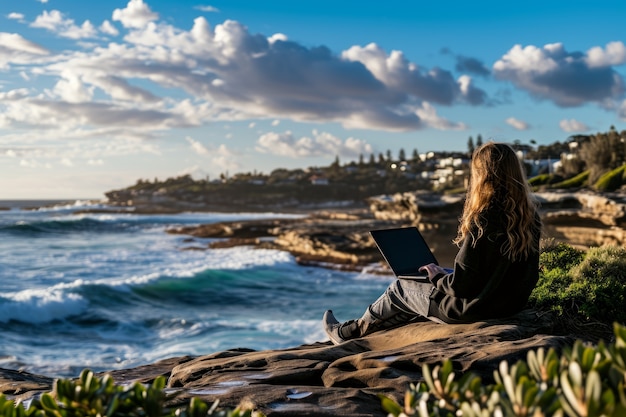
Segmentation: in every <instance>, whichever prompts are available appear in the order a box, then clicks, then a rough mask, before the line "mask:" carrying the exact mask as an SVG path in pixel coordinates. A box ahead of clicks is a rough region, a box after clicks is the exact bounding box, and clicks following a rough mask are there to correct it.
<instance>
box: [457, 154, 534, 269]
mask: <svg viewBox="0 0 626 417" xmlns="http://www.w3.org/2000/svg"><path fill="white" fill-rule="evenodd" d="M487 211H490V213H489V215H493V214H494V213H497V215H498V216H499V218H501V219H504V223H505V225H506V231H505V233H506V236H507V239H506V243H505V244H504V246H502V248H501V252H502V254H503V255H504V256H506V257H507V258H508V259H510V260H512V261H519V260H523V259H527V258H528V256H529V255H530V254H531V253H533V252H536V251H538V250H539V248H538V245H537V243H536V239H537V234H538V233H539V232H540V230H541V222H540V220H539V217H538V216H537V203H536V201H535V200H534V198H533V195H532V192H531V190H530V186H529V185H528V181H527V179H526V175H525V173H524V170H523V169H522V164H521V162H520V160H519V158H518V157H517V155H516V154H515V151H513V149H512V148H511V147H510V146H509V145H506V144H504V143H494V142H488V143H486V144H484V145H483V146H481V147H479V148H478V149H476V150H475V151H474V154H473V155H472V162H471V167H470V183H469V189H468V192H467V196H466V198H465V206H464V208H463V214H462V215H461V219H460V222H459V229H458V234H457V237H456V239H455V240H454V242H455V243H456V244H457V245H460V244H461V243H462V242H464V241H465V239H471V242H470V243H471V245H472V246H476V242H477V241H478V239H480V238H481V237H482V236H483V235H484V234H485V230H486V227H487V222H488V221H489V219H488V218H487Z"/></svg>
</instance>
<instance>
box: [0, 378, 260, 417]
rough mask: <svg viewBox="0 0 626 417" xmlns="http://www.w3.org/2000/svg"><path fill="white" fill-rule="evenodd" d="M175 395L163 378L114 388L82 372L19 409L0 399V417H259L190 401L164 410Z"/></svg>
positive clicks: (108, 382) (64, 380)
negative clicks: (166, 387) (168, 390)
mask: <svg viewBox="0 0 626 417" xmlns="http://www.w3.org/2000/svg"><path fill="white" fill-rule="evenodd" d="M174 397H175V394H166V392H165V377H163V376H161V377H158V378H156V379H155V380H154V382H153V383H152V384H151V385H149V386H144V385H143V384H140V383H134V384H132V385H131V386H127V387H123V386H119V385H115V383H114V382H113V378H111V376H110V375H105V376H104V377H102V378H98V377H96V376H95V375H94V374H93V372H91V371H90V370H88V369H85V370H84V371H83V372H82V373H81V374H80V377H79V378H78V379H77V380H76V381H74V380H70V379H60V380H57V381H56V382H55V384H54V390H53V391H52V392H51V393H44V394H42V395H41V397H39V398H36V399H34V400H33V401H32V402H31V403H30V405H29V406H28V407H27V408H26V407H22V406H21V404H19V403H18V404H15V403H14V402H13V401H12V400H8V399H7V398H5V396H4V395H0V417H261V416H262V414H260V413H257V412H253V411H251V410H239V409H234V410H226V409H223V410H219V409H217V405H218V403H217V402H216V403H214V404H213V405H212V406H211V407H209V406H208V405H207V404H206V403H204V402H203V401H202V400H200V399H197V398H192V399H191V400H190V402H189V404H188V405H187V406H182V407H168V406H166V402H167V401H168V400H171V399H173V398H174Z"/></svg>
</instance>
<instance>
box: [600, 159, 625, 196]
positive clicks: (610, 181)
mask: <svg viewBox="0 0 626 417" xmlns="http://www.w3.org/2000/svg"><path fill="white" fill-rule="evenodd" d="M625 182H626V165H622V166H621V167H618V168H615V169H614V170H611V171H609V172H607V173H605V174H603V175H601V176H600V178H598V180H597V181H596V182H595V184H594V185H593V186H594V188H595V189H597V190H599V191H615V190H617V189H618V188H620V187H621V186H622V185H623V184H624V183H625Z"/></svg>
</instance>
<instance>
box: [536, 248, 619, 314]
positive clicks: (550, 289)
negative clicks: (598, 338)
mask: <svg viewBox="0 0 626 417" xmlns="http://www.w3.org/2000/svg"><path fill="white" fill-rule="evenodd" d="M540 267H541V270H540V273H539V282H538V283H537V287H536V288H535V290H534V291H533V293H532V294H531V296H530V300H529V305H530V306H531V307H533V308H535V309H537V310H542V311H551V312H553V313H555V314H556V315H557V316H560V317H564V318H566V319H568V320H572V321H579V322H594V321H597V322H601V323H613V322H618V323H622V324H626V308H624V306H625V305H626V248H624V247H618V246H602V247H596V248H591V249H589V250H588V251H586V252H583V251H580V250H578V249H575V248H573V247H572V246H570V245H567V244H565V243H558V244H553V245H551V246H548V247H546V248H544V249H543V251H542V253H541V256H540Z"/></svg>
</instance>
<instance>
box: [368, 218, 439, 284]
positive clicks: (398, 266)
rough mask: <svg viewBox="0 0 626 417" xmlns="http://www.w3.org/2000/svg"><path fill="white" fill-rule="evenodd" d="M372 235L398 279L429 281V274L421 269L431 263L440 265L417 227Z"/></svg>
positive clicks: (382, 230) (373, 232)
mask: <svg viewBox="0 0 626 417" xmlns="http://www.w3.org/2000/svg"><path fill="white" fill-rule="evenodd" d="M370 234H371V236H372V238H373V239H374V242H376V246H378V250H380V253H381V254H382V255H383V258H384V259H385V261H387V264H388V265H389V267H390V268H391V270H392V271H393V273H394V275H395V276H396V277H398V278H401V279H417V280H424V281H428V274H427V273H426V272H421V271H419V268H420V267H421V266H424V265H426V264H430V263H434V264H437V265H439V262H437V258H435V255H433V253H432V251H431V250H430V248H429V247H428V244H427V243H426V241H425V240H424V237H423V236H422V234H421V233H420V232H419V230H417V227H401V228H395V229H380V230H372V231H370Z"/></svg>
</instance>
